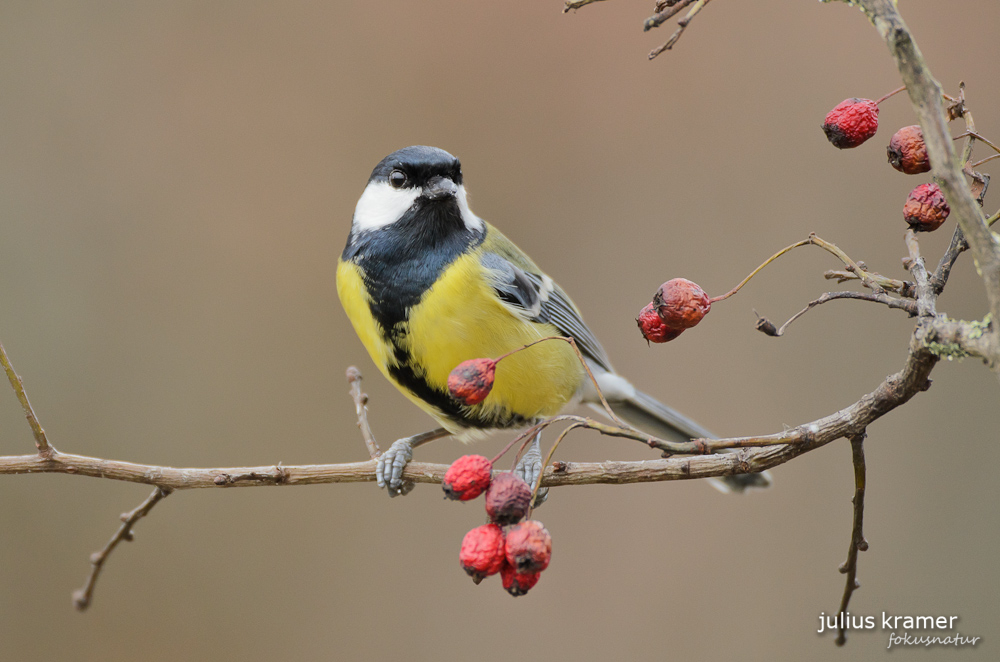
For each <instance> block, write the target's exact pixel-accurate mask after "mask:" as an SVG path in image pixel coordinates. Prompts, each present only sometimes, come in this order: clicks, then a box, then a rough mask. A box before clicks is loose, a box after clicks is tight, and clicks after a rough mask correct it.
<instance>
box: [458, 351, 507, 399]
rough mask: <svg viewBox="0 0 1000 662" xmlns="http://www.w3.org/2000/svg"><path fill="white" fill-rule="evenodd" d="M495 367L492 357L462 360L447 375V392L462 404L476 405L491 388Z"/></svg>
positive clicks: (495, 363)
mask: <svg viewBox="0 0 1000 662" xmlns="http://www.w3.org/2000/svg"><path fill="white" fill-rule="evenodd" d="M496 369H497V362H496V361H494V360H493V359H470V360H469V361H462V362H461V363H459V364H458V366H457V367H456V368H455V369H454V370H452V371H451V374H449V375H448V392H449V393H451V396H452V397H453V398H455V399H456V400H458V401H459V402H461V403H462V404H464V405H478V404H479V403H480V402H482V401H483V400H485V399H486V396H487V395H489V394H490V391H492V390H493V378H494V377H495V376H496Z"/></svg>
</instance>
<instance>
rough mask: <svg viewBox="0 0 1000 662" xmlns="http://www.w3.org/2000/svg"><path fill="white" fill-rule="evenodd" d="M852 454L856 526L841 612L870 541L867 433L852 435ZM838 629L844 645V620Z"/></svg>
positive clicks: (845, 570) (842, 569)
mask: <svg viewBox="0 0 1000 662" xmlns="http://www.w3.org/2000/svg"><path fill="white" fill-rule="evenodd" d="M850 439H851V455H852V457H853V459H854V498H853V499H851V503H853V504H854V526H852V527H851V546H850V547H848V548H847V560H846V561H844V563H843V565H841V566H840V572H842V573H844V574H845V575H847V583H846V584H845V586H844V597H843V598H841V600H840V612H839V613H841V614H843V613H846V612H847V605H848V604H849V603H850V602H851V595H853V594H854V591H856V590H857V589H858V588H860V586H861V584H859V583H858V552H866V551H868V541H867V540H865V534H864V521H865V433H864V432H861V433H859V434H856V435H852V436H851V438H850ZM840 622H841V626H840V627H839V628H838V629H837V645H838V646H843V645H844V643H846V642H847V633H846V632H845V631H844V627H843V624H844V620H843V619H842V620H841V621H840Z"/></svg>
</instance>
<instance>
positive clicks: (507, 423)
mask: <svg viewBox="0 0 1000 662" xmlns="http://www.w3.org/2000/svg"><path fill="white" fill-rule="evenodd" d="M393 347H394V350H395V351H394V354H395V358H396V361H397V363H396V365H393V366H389V374H390V375H392V378H393V379H395V380H396V381H397V382H399V384H400V385H401V386H403V387H404V388H405V389H406V390H408V391H410V392H411V393H413V394H414V395H416V396H417V397H418V398H420V399H421V400H423V401H424V402H426V403H427V404H429V405H431V406H433V407H435V408H437V409H438V410H439V411H440V412H441V413H442V414H444V415H445V416H447V417H448V418H449V419H450V420H452V421H454V422H456V423H458V424H459V425H462V426H464V427H467V428H479V429H491V428H518V427H525V426H526V425H529V424H531V423H532V421H530V420H528V419H526V418H525V417H523V416H521V415H519V414H515V413H514V412H511V411H509V410H507V409H502V410H499V411H497V410H486V409H484V408H483V407H482V405H475V406H473V407H466V406H464V405H462V404H459V402H458V401H456V400H455V399H454V398H452V397H451V395H450V394H449V393H448V392H447V391H442V390H439V389H436V388H434V387H433V386H431V385H430V384H428V383H427V380H426V379H425V378H424V376H423V370H418V369H415V368H414V364H415V362H414V360H413V357H412V356H410V353H409V352H408V351H406V350H405V349H403V348H401V347H400V346H399V345H396V344H395V343H393Z"/></svg>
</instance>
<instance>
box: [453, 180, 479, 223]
mask: <svg viewBox="0 0 1000 662" xmlns="http://www.w3.org/2000/svg"><path fill="white" fill-rule="evenodd" d="M455 199H456V200H457V201H458V211H459V212H461V214H462V222H463V223H465V227H467V228H468V229H470V230H473V231H475V232H482V230H483V228H484V227H486V226H485V225H484V224H483V219H481V218H479V217H478V216H476V215H475V214H473V213H472V210H471V209H469V199H468V197H467V196H466V193H465V186H464V185H460V186H459V187H458V193H456V194H455Z"/></svg>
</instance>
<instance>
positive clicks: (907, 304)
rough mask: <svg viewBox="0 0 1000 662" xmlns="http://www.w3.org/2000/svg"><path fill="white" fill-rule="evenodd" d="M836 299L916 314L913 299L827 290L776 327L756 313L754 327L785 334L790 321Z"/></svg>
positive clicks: (770, 332)
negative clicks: (856, 301) (879, 304)
mask: <svg viewBox="0 0 1000 662" xmlns="http://www.w3.org/2000/svg"><path fill="white" fill-rule="evenodd" d="M837 299H857V300H859V301H871V302H872V303H881V304H884V305H886V306H888V307H889V308H895V309H898V310H904V311H906V312H907V313H909V314H910V316H911V317H916V315H917V304H916V302H915V301H911V300H910V299H894V298H893V297H891V296H889V295H888V294H875V293H874V292H873V293H871V294H869V293H867V292H827V293H826V294H824V295H823V296H821V297H819V298H818V299H815V300H813V301H810V302H809V303H808V304H807V305H806V307H805V308H803V309H802V310H800V311H799V312H797V313H795V314H794V315H792V316H791V317H790V318H789V319H788V321H787V322H785V323H784V324H782V325H781V326H780V327H778V328H774V324H772V323H771V322H769V321H768V319H767V318H766V317H761V316H760V315H758V316H757V327H756V328H757V330H758V331H760V332H762V333H763V334H765V335H768V336H771V337H772V338H780V337H781V336H783V335H784V334H785V329H787V328H788V326H789V325H790V324H791V323H792V322H794V321H795V320H797V319H798V318H800V317H802V316H803V315H805V314H806V313H808V312H809V311H810V310H812V309H813V308H815V307H816V306H821V305H823V304H824V303H828V302H830V301H836V300H837Z"/></svg>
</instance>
